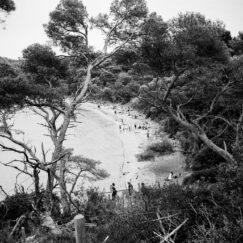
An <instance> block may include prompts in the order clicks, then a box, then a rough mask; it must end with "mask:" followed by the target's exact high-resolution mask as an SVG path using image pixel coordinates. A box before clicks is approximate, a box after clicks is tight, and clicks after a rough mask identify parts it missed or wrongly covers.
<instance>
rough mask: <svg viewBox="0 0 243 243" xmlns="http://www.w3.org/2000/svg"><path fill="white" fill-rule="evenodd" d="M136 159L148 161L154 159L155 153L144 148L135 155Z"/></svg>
mask: <svg viewBox="0 0 243 243" xmlns="http://www.w3.org/2000/svg"><path fill="white" fill-rule="evenodd" d="M136 157H137V160H138V161H150V160H154V158H155V153H154V152H153V151H151V150H145V151H143V152H142V153H139V154H137V155H136Z"/></svg>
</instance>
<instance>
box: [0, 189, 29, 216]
mask: <svg viewBox="0 0 243 243" xmlns="http://www.w3.org/2000/svg"><path fill="white" fill-rule="evenodd" d="M32 210H33V207H32V198H31V195H30V194H27V193H17V194H15V195H13V196H9V197H7V198H6V199H5V200H4V201H2V202H1V208H0V217H1V219H2V220H9V219H11V220H14V219H17V218H19V217H20V216H21V215H23V214H26V213H29V212H31V211H32Z"/></svg>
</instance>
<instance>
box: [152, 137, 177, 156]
mask: <svg viewBox="0 0 243 243" xmlns="http://www.w3.org/2000/svg"><path fill="white" fill-rule="evenodd" d="M147 150H148V151H153V152H155V153H157V154H158V155H165V154H169V153H173V152H174V148H173V145H172V144H171V142H170V141H169V140H166V139H164V140H163V141H161V142H156V143H152V144H150V145H149V146H148V147H147Z"/></svg>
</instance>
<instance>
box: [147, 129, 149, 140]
mask: <svg viewBox="0 0 243 243" xmlns="http://www.w3.org/2000/svg"><path fill="white" fill-rule="evenodd" d="M147 139H149V130H147Z"/></svg>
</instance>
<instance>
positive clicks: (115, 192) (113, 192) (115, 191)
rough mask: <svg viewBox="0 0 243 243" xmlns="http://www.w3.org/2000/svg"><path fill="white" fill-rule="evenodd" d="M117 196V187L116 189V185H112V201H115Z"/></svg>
mask: <svg viewBox="0 0 243 243" xmlns="http://www.w3.org/2000/svg"><path fill="white" fill-rule="evenodd" d="M116 194H117V190H116V187H115V183H112V185H111V196H112V200H115V198H116Z"/></svg>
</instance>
